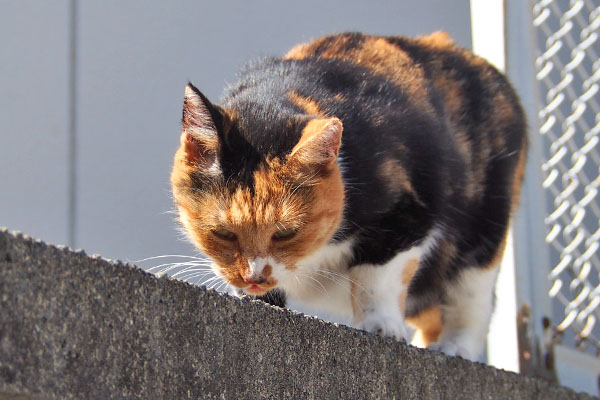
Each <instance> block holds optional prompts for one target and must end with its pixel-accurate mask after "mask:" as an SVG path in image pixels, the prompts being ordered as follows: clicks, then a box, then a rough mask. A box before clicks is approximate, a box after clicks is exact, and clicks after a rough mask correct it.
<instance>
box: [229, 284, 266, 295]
mask: <svg viewBox="0 0 600 400" xmlns="http://www.w3.org/2000/svg"><path fill="white" fill-rule="evenodd" d="M272 289H273V288H272V287H268V288H265V287H262V286H261V285H251V286H248V287H245V288H241V289H238V290H240V291H241V292H242V293H244V294H247V295H249V296H264V295H265V294H267V292H268V291H270V290H272Z"/></svg>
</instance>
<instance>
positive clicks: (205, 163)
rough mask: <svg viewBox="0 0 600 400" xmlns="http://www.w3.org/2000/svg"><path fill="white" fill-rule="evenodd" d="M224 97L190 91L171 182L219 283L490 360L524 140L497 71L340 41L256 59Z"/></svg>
mask: <svg viewBox="0 0 600 400" xmlns="http://www.w3.org/2000/svg"><path fill="white" fill-rule="evenodd" d="M221 104H222V105H221V106H216V105H214V104H212V103H210V102H209V101H208V99H206V97H204V96H203V95H202V94H201V93H200V92H199V91H198V90H197V89H196V88H195V87H193V86H192V85H191V84H189V85H188V87H187V88H186V94H185V101H184V109H183V130H182V135H181V147H180V148H179V150H178V151H177V153H176V156H175V163H174V167H173V172H172V185H173V193H174V198H175V201H176V204H177V206H178V209H179V215H180V221H181V222H182V224H183V226H184V227H185V229H186V230H187V232H188V233H189V236H190V237H191V239H192V240H193V242H194V243H195V244H196V245H197V246H198V247H199V248H200V249H201V250H202V251H203V252H204V253H206V254H207V255H208V256H210V257H211V258H212V259H213V260H214V269H215V272H216V273H217V274H218V275H219V276H221V277H222V278H223V279H225V280H226V281H227V282H228V283H229V284H230V285H232V286H233V287H236V288H238V290H240V291H241V292H244V293H246V294H249V295H254V296H261V295H265V294H266V293H267V292H269V291H271V292H270V293H276V292H275V291H272V290H273V289H278V292H277V293H278V295H279V296H280V297H282V298H284V299H285V300H286V303H287V305H288V306H290V307H293V308H296V309H300V310H303V311H307V312H314V313H317V314H319V315H325V316H326V317H327V318H330V319H332V320H337V321H341V322H345V323H349V324H352V325H353V326H355V327H357V328H360V329H365V330H368V331H371V332H376V333H380V334H383V335H386V336H393V337H395V338H398V339H402V338H407V339H408V338H410V336H411V331H410V329H408V328H407V324H406V323H408V324H409V325H411V326H413V327H415V328H416V329H417V331H416V335H415V339H414V341H415V342H418V343H419V344H420V345H423V346H430V347H436V348H438V349H441V350H442V351H445V352H447V353H449V354H459V355H462V356H464V357H468V358H472V359H476V358H478V357H479V356H480V355H481V353H482V351H483V346H484V341H485V335H486V332H487V329H488V323H489V318H490V314H491V311H492V302H493V294H492V293H493V286H494V282H495V278H496V272H497V268H496V267H497V265H498V264H499V262H500V259H501V257H502V254H503V250H504V247H505V241H506V235H507V229H508V224H509V219H510V216H511V213H512V211H513V210H514V208H515V205H516V203H517V200H518V196H519V188H520V184H521V180H522V176H523V168H524V163H525V153H526V147H527V146H526V145H527V140H526V134H525V119H524V115H523V112H522V110H521V107H520V106H519V101H518V99H517V97H516V95H515V93H514V91H513V89H512V88H511V86H510V85H509V83H508V82H507V80H506V79H505V77H504V76H503V75H502V74H500V73H499V72H498V71H497V70H496V69H494V68H493V67H492V66H490V65H489V64H488V63H487V62H485V61H484V60H483V59H481V58H479V57H476V56H474V55H472V54H471V53H470V52H468V51H466V50H464V49H461V48H459V47H458V46H456V45H454V44H453V42H452V41H451V40H450V39H449V38H448V37H447V35H446V34H444V33H435V34H432V35H430V36H425V37H420V38H416V39H409V38H404V37H375V36H366V35H363V34H359V33H347V34H341V35H336V36H329V37H324V38H321V39H318V40H316V41H314V42H311V43H307V44H303V45H299V46H297V47H295V48H293V49H292V50H291V51H289V52H288V53H287V54H286V55H285V56H284V57H283V58H267V59H264V60H261V61H258V62H254V63H251V64H249V65H248V66H246V67H245V69H244V70H243V71H242V72H241V74H240V75H239V79H238V82H237V83H235V84H234V85H232V86H231V87H230V88H229V89H228V91H227V93H226V95H225V98H224V100H223V102H222V103H221ZM257 323H260V321H257Z"/></svg>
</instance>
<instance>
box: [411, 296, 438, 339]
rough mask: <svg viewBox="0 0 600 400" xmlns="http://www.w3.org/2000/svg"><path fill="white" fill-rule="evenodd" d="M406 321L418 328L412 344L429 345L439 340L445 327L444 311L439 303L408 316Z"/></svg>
mask: <svg viewBox="0 0 600 400" xmlns="http://www.w3.org/2000/svg"><path fill="white" fill-rule="evenodd" d="M406 322H407V323H408V324H409V325H411V326H412V327H414V328H416V329H417V332H416V333H415V336H414V337H413V340H412V342H411V344H413V345H415V346H418V347H427V346H428V345H430V344H431V343H435V342H437V341H438V338H439V337H440V334H441V333H442V329H443V322H442V311H441V309H440V306H439V305H435V306H432V307H429V308H427V309H425V310H423V311H421V312H420V313H419V314H417V315H415V316H411V317H408V318H406Z"/></svg>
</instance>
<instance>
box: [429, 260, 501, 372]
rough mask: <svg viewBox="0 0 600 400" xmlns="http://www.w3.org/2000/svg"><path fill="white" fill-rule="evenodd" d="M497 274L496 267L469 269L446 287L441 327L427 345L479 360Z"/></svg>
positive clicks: (483, 347)
mask: <svg viewBox="0 0 600 400" xmlns="http://www.w3.org/2000/svg"><path fill="white" fill-rule="evenodd" d="M497 275H498V268H493V269H482V268H470V269H467V270H464V271H462V272H461V273H460V277H459V278H458V280H457V281H455V282H453V283H452V284H449V285H448V286H447V287H446V296H447V305H444V306H443V308H442V313H443V315H444V328H443V331H442V334H441V336H440V339H439V342H438V343H434V344H432V345H431V346H430V348H432V349H435V350H440V351H443V352H444V353H446V354H449V355H459V356H461V357H463V358H467V359H470V360H473V361H478V360H479V359H480V357H481V356H482V355H483V351H484V349H485V338H486V335H487V331H488V328H489V322H490V318H491V315H492V311H493V293H494V285H495V282H496V277H497Z"/></svg>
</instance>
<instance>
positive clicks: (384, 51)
mask: <svg viewBox="0 0 600 400" xmlns="http://www.w3.org/2000/svg"><path fill="white" fill-rule="evenodd" d="M328 39H329V38H320V39H317V40H315V41H313V42H310V43H304V44H301V45H299V46H296V47H294V48H292V49H291V50H290V51H289V52H288V53H287V54H286V55H285V56H284V58H283V59H284V60H302V59H305V58H308V57H311V56H314V55H315V54H316V52H317V50H319V51H320V50H322V49H323V46H324V44H325V43H326V42H327V47H326V49H325V50H324V51H323V52H322V53H320V54H319V57H320V58H326V59H339V60H343V61H349V62H351V63H353V64H356V65H359V66H362V67H365V68H368V69H369V70H371V71H373V72H374V73H376V74H380V75H384V76H386V77H388V78H389V79H391V80H392V81H393V82H394V83H395V84H396V85H398V86H399V87H401V88H403V89H405V90H407V91H408V92H409V93H410V94H412V95H413V99H414V100H415V101H419V102H420V104H421V107H422V109H423V111H429V112H432V113H433V107H432V106H431V104H430V103H429V101H428V100H427V99H426V96H425V94H426V93H427V89H426V86H425V73H424V71H423V69H422V68H421V67H420V66H419V65H418V64H416V63H414V62H413V60H412V59H411V58H410V56H409V55H408V54H406V52H404V51H403V50H401V49H400V48H399V47H398V46H396V45H394V44H392V43H390V42H389V41H388V40H386V38H383V37H375V36H364V41H363V42H362V43H361V45H360V46H359V47H352V46H351V44H350V43H351V36H350V35H340V36H337V37H336V38H335V39H334V40H331V41H329V42H328Z"/></svg>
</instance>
